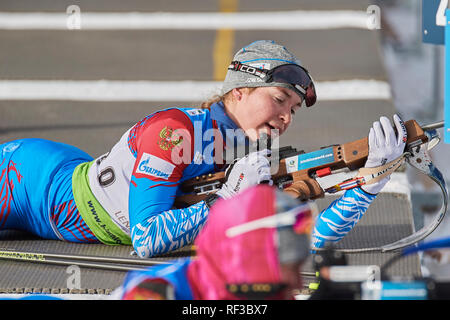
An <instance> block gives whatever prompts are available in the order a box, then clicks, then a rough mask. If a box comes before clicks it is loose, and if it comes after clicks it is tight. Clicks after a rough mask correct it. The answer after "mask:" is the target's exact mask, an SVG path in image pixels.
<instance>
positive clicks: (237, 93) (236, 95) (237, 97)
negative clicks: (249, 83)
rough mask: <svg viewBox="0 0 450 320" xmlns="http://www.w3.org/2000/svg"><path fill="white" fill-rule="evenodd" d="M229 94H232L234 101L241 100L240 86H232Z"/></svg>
mask: <svg viewBox="0 0 450 320" xmlns="http://www.w3.org/2000/svg"><path fill="white" fill-rule="evenodd" d="M231 94H232V95H233V98H234V100H235V101H241V100H242V97H243V90H242V88H234V89H233V90H232V91H231Z"/></svg>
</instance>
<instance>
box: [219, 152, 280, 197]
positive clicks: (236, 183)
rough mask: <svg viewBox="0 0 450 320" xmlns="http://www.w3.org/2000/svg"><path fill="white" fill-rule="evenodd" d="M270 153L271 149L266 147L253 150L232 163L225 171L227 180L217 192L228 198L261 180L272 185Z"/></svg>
mask: <svg viewBox="0 0 450 320" xmlns="http://www.w3.org/2000/svg"><path fill="white" fill-rule="evenodd" d="M268 155H270V151H269V150H268V149H264V150H261V151H258V152H252V153H250V154H248V155H246V156H245V157H243V158H241V159H239V160H237V161H236V162H235V163H234V164H231V165H230V166H229V167H228V168H227V171H226V173H225V175H226V176H227V181H226V182H225V183H224V184H223V185H222V188H221V189H219V190H218V191H217V192H216V194H217V195H218V196H220V197H222V198H225V199H228V198H231V197H232V196H234V195H235V194H237V193H239V192H240V191H242V190H245V189H247V188H248V187H251V186H254V185H256V184H259V183H261V182H267V183H268V184H269V185H272V184H273V181H272V176H271V175H270V162H269V160H268V159H267V156H268Z"/></svg>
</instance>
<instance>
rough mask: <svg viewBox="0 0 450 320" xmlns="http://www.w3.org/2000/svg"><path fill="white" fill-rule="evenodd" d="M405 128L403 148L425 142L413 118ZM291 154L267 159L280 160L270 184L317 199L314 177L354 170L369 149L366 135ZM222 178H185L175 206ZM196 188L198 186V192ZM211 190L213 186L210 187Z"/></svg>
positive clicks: (303, 197)
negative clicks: (180, 194) (405, 135)
mask: <svg viewBox="0 0 450 320" xmlns="http://www.w3.org/2000/svg"><path fill="white" fill-rule="evenodd" d="M405 127H406V131H407V141H406V149H407V150H408V149H409V148H413V147H415V146H418V145H421V144H423V143H426V142H428V137H427V136H426V134H425V132H424V130H423V129H422V128H421V127H420V126H419V124H418V123H417V122H416V121H415V120H408V121H406V122H405ZM291 150H293V151H295V152H294V154H291V155H289V156H286V157H280V158H279V159H272V160H271V161H280V164H279V167H278V168H279V169H278V171H277V172H276V173H275V174H274V175H272V179H273V182H274V185H277V186H279V187H280V188H282V189H283V191H285V192H287V193H288V194H290V195H292V196H293V197H295V198H299V199H301V200H306V199H317V198H321V197H323V196H324V190H323V189H322V188H321V186H320V185H319V183H318V182H317V181H316V178H317V177H320V176H325V175H327V174H330V173H331V171H334V170H339V169H344V168H348V169H349V170H351V171H353V170H357V169H359V168H362V167H364V164H365V163H366V160H367V156H368V153H369V145H368V138H367V137H365V138H362V139H359V140H355V141H351V142H347V143H344V144H336V145H332V146H327V147H322V148H320V149H319V150H316V151H312V152H309V153H304V152H303V151H300V152H297V151H296V150H295V149H292V148H291ZM224 182H225V173H224V172H217V173H213V174H208V175H204V176H199V177H196V178H194V179H190V180H187V181H185V182H184V183H183V184H182V186H181V188H182V191H183V192H185V193H186V194H184V195H182V196H179V197H177V198H176V199H175V207H177V208H182V207H186V206H189V205H192V204H194V203H197V202H200V201H202V200H204V199H205V198H206V197H207V195H208V189H210V188H212V186H214V187H215V188H217V186H219V185H220V184H222V183H224ZM198 190H202V191H201V192H200V193H199V192H198ZM210 191H213V190H210Z"/></svg>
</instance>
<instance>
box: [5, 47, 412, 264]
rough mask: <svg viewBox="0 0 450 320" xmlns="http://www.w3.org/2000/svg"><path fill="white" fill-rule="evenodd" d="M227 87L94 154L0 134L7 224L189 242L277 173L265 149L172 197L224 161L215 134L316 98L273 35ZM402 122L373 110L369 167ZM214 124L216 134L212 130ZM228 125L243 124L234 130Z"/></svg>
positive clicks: (399, 148) (45, 234)
mask: <svg viewBox="0 0 450 320" xmlns="http://www.w3.org/2000/svg"><path fill="white" fill-rule="evenodd" d="M222 89H223V90H222V96H220V97H218V98H217V99H215V100H214V101H210V102H208V103H205V104H204V106H203V108H169V109H166V110H162V111H158V112H155V113H153V114H151V115H149V116H147V117H145V118H144V119H142V120H141V121H139V122H138V123H137V124H135V125H134V126H133V127H132V128H130V129H129V130H128V131H127V132H125V133H124V135H123V136H122V137H121V139H120V140H119V141H118V142H117V143H116V145H114V146H113V148H112V149H111V150H110V151H109V152H108V153H107V154H105V155H103V156H100V157H99V158H97V159H93V158H92V157H91V156H89V155H88V154H87V153H85V152H83V151H81V150H79V149H77V148H75V147H73V146H69V145H66V144H63V143H58V142H52V141H48V140H42V139H22V140H16V141H11V142H7V143H4V144H2V145H0V229H1V230H5V229H21V230H26V231H29V232H32V233H33V234H36V235H38V236H40V237H42V238H45V239H60V240H64V241H70V242H81V243H99V242H101V243H104V244H108V245H116V244H132V245H133V247H134V249H135V251H136V252H137V254H138V255H139V256H140V257H151V256H153V255H156V254H161V253H166V252H169V251H171V250H175V249H177V248H180V247H182V246H184V245H186V244H189V243H192V242H193V240H194V238H195V237H196V235H197V234H198V232H199V231H200V229H201V228H202V227H203V226H204V224H205V222H206V221H207V218H208V212H209V207H210V206H211V205H212V204H213V203H214V201H215V200H217V199H218V198H220V197H222V198H230V197H232V196H233V195H235V194H236V193H238V192H240V191H242V190H244V189H246V188H248V187H249V186H252V185H256V184H259V183H261V182H263V181H264V182H267V181H269V183H270V182H271V178H270V163H269V161H268V159H267V155H268V150H261V151H256V152H251V153H249V154H248V155H246V156H245V157H243V158H241V159H240V160H238V161H237V162H235V163H234V166H232V168H231V169H230V170H228V171H227V181H226V182H225V183H224V184H223V185H222V187H221V189H220V190H219V191H217V193H216V194H215V196H211V197H209V198H208V199H207V201H200V202H198V203H196V204H194V205H191V206H189V207H187V208H183V209H174V208H173V204H174V199H175V197H176V196H177V195H179V194H180V188H179V187H180V184H181V183H182V182H183V181H185V180H187V179H190V178H193V177H196V176H199V175H203V174H207V173H211V172H216V171H218V170H224V169H225V167H226V166H224V165H223V161H221V159H220V157H221V152H220V151H221V150H220V148H217V146H220V147H221V148H222V150H223V148H226V149H227V148H230V147H235V146H230V144H234V143H238V144H248V143H249V141H254V140H256V139H257V138H258V137H259V134H260V133H261V132H265V133H267V134H269V135H270V134H271V132H272V131H274V130H277V131H278V132H279V134H283V133H284V132H285V131H286V129H287V128H288V127H289V124H290V123H291V121H292V117H293V114H294V113H295V112H296V111H297V110H298V109H299V108H300V106H301V105H302V104H305V105H306V106H307V107H310V106H312V105H313V104H314V103H315V101H316V93H315V89H314V83H313V80H312V79H311V77H310V75H309V73H308V72H307V71H306V69H304V68H303V67H302V66H301V64H300V62H299V61H298V60H297V58H296V57H295V56H294V55H292V54H291V53H290V52H289V51H288V50H287V49H286V48H285V47H283V46H281V45H279V44H277V43H275V42H274V41H266V40H261V41H256V42H254V43H252V44H250V45H248V46H246V47H244V48H242V49H241V50H239V51H238V52H237V53H236V55H235V56H234V59H233V61H232V63H231V64H230V66H229V68H228V72H227V75H226V78H225V80H224V83H223V88H222ZM394 123H395V126H396V127H397V132H399V133H400V134H399V135H398V136H396V133H395V132H394V130H393V128H392V126H391V124H390V121H389V120H388V119H387V118H386V117H381V119H380V121H376V122H374V124H373V127H372V128H371V129H370V132H369V156H368V161H367V163H366V166H367V167H376V166H380V165H381V164H383V163H385V162H389V161H391V160H394V159H395V158H397V157H398V156H400V155H401V154H402V152H403V149H404V137H405V135H406V132H405V130H403V129H402V128H403V125H402V122H401V120H400V118H399V117H397V116H394ZM208 130H213V132H216V133H218V134H214V135H213V137H210V138H209V139H205V134H204V133H205V132H208ZM227 132H241V133H243V134H242V135H241V136H240V135H239V134H235V135H234V137H233V139H227ZM211 141H213V143H214V148H211ZM227 144H228V145H227ZM388 179H389V178H385V179H383V180H381V181H379V182H377V183H375V184H372V185H367V186H363V187H361V188H355V189H351V190H348V191H346V192H345V194H344V195H343V196H342V197H341V198H339V199H338V200H336V201H335V202H333V203H332V204H331V205H330V207H329V208H327V209H326V210H324V211H323V212H322V213H321V214H320V215H319V217H318V219H317V221H316V225H315V228H314V232H313V241H312V243H313V245H314V246H315V247H322V246H323V245H324V243H325V241H337V240H339V239H341V238H342V237H343V236H344V235H345V234H346V233H347V232H348V231H350V230H351V229H352V228H353V226H354V225H355V224H356V223H357V221H358V220H359V219H360V218H361V216H362V215H363V214H364V212H365V211H366V210H367V208H368V206H369V204H370V203H371V202H372V201H373V199H374V198H375V197H376V194H377V193H378V192H379V191H380V190H381V188H382V187H383V186H384V185H385V184H386V182H387V181H388Z"/></svg>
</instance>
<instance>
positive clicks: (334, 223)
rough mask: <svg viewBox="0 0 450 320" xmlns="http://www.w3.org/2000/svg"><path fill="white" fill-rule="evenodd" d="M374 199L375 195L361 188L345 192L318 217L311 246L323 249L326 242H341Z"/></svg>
mask: <svg viewBox="0 0 450 320" xmlns="http://www.w3.org/2000/svg"><path fill="white" fill-rule="evenodd" d="M375 198H376V195H372V194H369V193H366V192H364V191H363V190H362V189H361V188H354V189H350V190H347V191H346V192H345V193H344V195H343V196H342V197H340V198H339V199H337V200H335V201H333V202H332V203H331V204H330V206H329V207H328V208H327V209H325V210H323V211H322V212H321V213H320V214H319V215H318V217H317V220H316V223H315V226H314V231H313V234H312V241H311V242H312V246H313V247H315V248H323V247H324V245H325V243H326V241H331V242H337V241H339V240H341V239H342V238H343V237H344V236H345V235H347V233H348V232H350V230H352V229H353V227H354V226H355V225H356V224H357V223H358V221H359V220H360V219H361V218H362V216H363V215H364V213H365V212H366V211H367V208H368V207H369V205H370V203H371V202H372V201H373V200H374V199H375Z"/></svg>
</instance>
